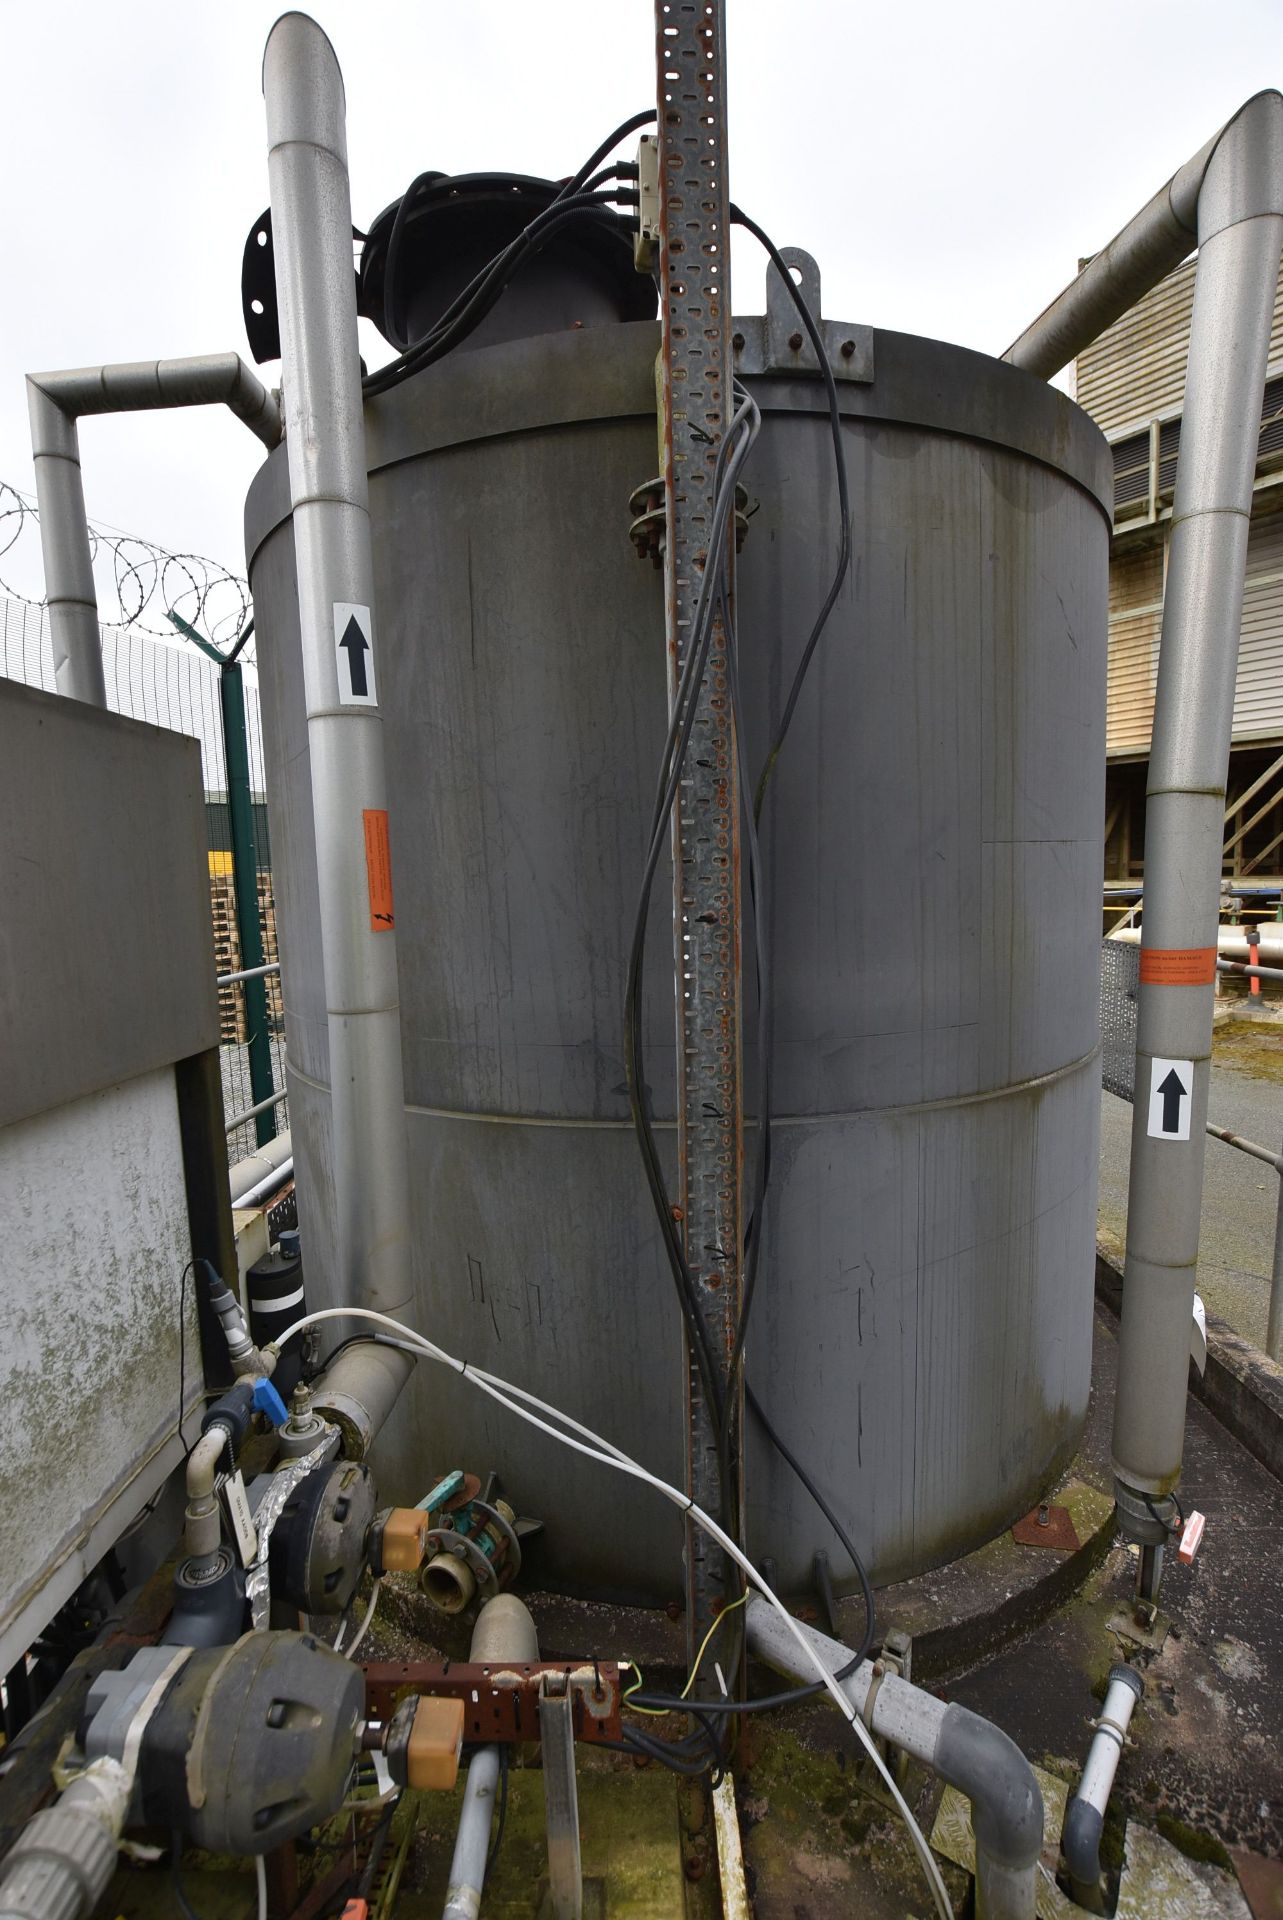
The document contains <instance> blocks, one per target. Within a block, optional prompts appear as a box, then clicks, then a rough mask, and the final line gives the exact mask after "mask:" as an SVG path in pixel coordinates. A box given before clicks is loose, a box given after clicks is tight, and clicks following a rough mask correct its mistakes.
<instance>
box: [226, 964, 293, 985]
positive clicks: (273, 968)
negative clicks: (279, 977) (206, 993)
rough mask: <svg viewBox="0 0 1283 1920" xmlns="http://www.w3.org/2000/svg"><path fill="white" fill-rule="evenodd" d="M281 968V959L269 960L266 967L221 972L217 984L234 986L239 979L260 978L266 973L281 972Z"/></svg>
mask: <svg viewBox="0 0 1283 1920" xmlns="http://www.w3.org/2000/svg"><path fill="white" fill-rule="evenodd" d="M280 970H281V963H280V961H279V960H269V961H268V963H267V965H266V966H265V967H242V968H241V970H240V972H239V973H220V974H219V976H218V978H217V980H216V982H215V985H216V986H220V987H234V986H235V985H236V982H237V981H238V980H260V979H261V978H262V977H263V975H264V974H265V973H279V972H280Z"/></svg>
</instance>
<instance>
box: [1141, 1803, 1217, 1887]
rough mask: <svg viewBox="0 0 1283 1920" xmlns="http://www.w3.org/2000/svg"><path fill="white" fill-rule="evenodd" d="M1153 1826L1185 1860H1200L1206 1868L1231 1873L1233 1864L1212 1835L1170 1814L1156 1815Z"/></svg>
mask: <svg viewBox="0 0 1283 1920" xmlns="http://www.w3.org/2000/svg"><path fill="white" fill-rule="evenodd" d="M1154 1825H1155V1827H1156V1828H1157V1829H1158V1831H1159V1833H1161V1834H1162V1836H1163V1838H1164V1840H1168V1841H1170V1842H1171V1844H1172V1846H1174V1847H1175V1848H1176V1850H1177V1852H1178V1853H1183V1854H1184V1855H1185V1858H1186V1859H1187V1860H1201V1861H1202V1862H1203V1863H1204V1864H1205V1865H1207V1866H1213V1867H1224V1868H1225V1869H1226V1871H1227V1872H1230V1873H1232V1872H1233V1870H1234V1862H1233V1861H1232V1860H1231V1859H1230V1856H1229V1853H1228V1851H1227V1849H1226V1848H1225V1847H1224V1846H1223V1845H1222V1844H1221V1842H1220V1841H1219V1840H1218V1839H1217V1838H1216V1835H1215V1834H1214V1833H1207V1832H1206V1831H1204V1829H1202V1828H1201V1827H1190V1826H1187V1825H1186V1823H1185V1822H1184V1821H1183V1820H1178V1819H1177V1818H1176V1816H1175V1814H1171V1813H1159V1814H1156V1815H1155V1816H1154Z"/></svg>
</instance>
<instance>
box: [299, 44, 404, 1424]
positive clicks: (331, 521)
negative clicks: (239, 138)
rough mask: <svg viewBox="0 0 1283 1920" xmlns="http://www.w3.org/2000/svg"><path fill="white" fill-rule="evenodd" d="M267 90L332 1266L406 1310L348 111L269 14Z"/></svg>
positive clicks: (388, 1386)
mask: <svg viewBox="0 0 1283 1920" xmlns="http://www.w3.org/2000/svg"><path fill="white" fill-rule="evenodd" d="M263 92H264V95H265V98H266V104H267V130H268V172H269V178H270V184H271V201H272V221H273V236H274V242H275V253H276V285H277V298H278V302H279V307H280V320H281V349H282V353H281V364H282V377H283V384H284V412H285V438H286V446H287V450H288V456H289V476H290V494H291V500H292V504H293V512H294V549H295V557H296V560H297V566H298V595H299V621H300V628H301V636H302V655H303V685H304V694H305V698H306V702H307V723H308V748H309V752H310V757H311V777H312V810H313V819H314V823H315V830H316V859H317V874H318V884H319V893H320V909H321V946H322V958H323V962H324V968H325V989H326V1005H327V1011H328V1015H329V1045H330V1084H331V1088H332V1102H333V1106H332V1114H333V1156H334V1157H333V1175H334V1192H335V1213H336V1219H337V1236H338V1238H337V1246H336V1256H337V1258H336V1269H337V1272H338V1273H339V1275H340V1277H341V1285H342V1287H343V1290H344V1293H345V1295H346V1297H347V1299H348V1300H349V1301H350V1302H351V1303H352V1304H354V1305H356V1304H359V1305H362V1306H367V1307H374V1308H377V1309H379V1310H380V1311H382V1312H385V1313H391V1314H399V1315H405V1314H406V1313H407V1311H408V1310H409V1309H410V1307H411V1300H412V1293H413V1284H412V1269H411V1252H410V1225H409V1179H408V1173H407V1164H406V1141H405V1105H404V1090H403V1081H402V1069H401V1021H400V1010H399V1004H398V993H397V962H396V935H395V933H394V931H393V928H392V924H391V908H390V900H389V898H388V895H389V891H390V889H389V887H388V885H387V877H388V876H387V871H386V867H387V861H386V859H385V855H386V849H387V794H386V787H385V776H384V761H383V721H382V716H381V714H380V712H379V707H378V703H377V693H378V670H377V662H378V644H379V636H378V633H377V630H376V629H375V628H374V626H373V616H372V603H373V599H374V580H373V567H372V562H371V555H370V523H369V507H368V499H367V491H366V468H365V430H364V420H363V415H362V400H361V371H360V359H359V353H358V347H357V330H356V292H355V281H354V278H353V272H352V210H351V198H350V193H349V188H348V171H347V140H346V133H345V124H344V116H345V103H344V95H343V80H342V76H341V74H340V72H339V66H338V61H337V60H336V58H335V55H334V50H333V48H332V47H331V45H330V43H329V41H328V39H327V38H326V36H325V34H324V33H322V31H321V29H320V28H319V27H318V26H317V25H316V23H315V21H313V20H310V19H309V18H308V17H307V16H306V15H305V14H301V13H287V14H285V15H283V16H282V18H281V19H280V20H278V21H277V23H276V25H275V26H274V27H273V29H272V31H271V33H270V35H269V36H268V41H267V46H266V49H265V52H264V56H263ZM362 610H364V611H365V621H366V629H365V633H364V636H363V637H364V639H365V641H366V646H365V648H364V649H360V648H357V649H356V651H355V652H354V651H353V648H352V647H351V646H349V648H348V649H347V650H346V651H345V650H344V649H343V648H342V646H341V645H340V644H339V643H340V641H341V639H342V637H343V635H344V633H345V632H346V631H347V629H348V626H349V625H350V624H351V621H352V619H354V618H358V619H359V615H360V614H361V612H362ZM358 669H359V683H360V685H359V686H358ZM360 687H363V688H364V693H360ZM358 696H359V697H358ZM376 913H378V914H380V915H381V916H383V917H380V918H377V919H376ZM389 1358H390V1359H391V1360H392V1361H393V1362H394V1363H395V1364H394V1365H392V1366H391V1367H388V1366H386V1365H385V1366H384V1367H383V1368H382V1370H381V1371H382V1374H383V1376H384V1377H385V1379H384V1390H385V1393H386V1394H390V1396H391V1398H388V1399H387V1403H386V1404H387V1406H390V1404H391V1399H393V1398H395V1395H396V1392H398V1391H399V1390H400V1387H401V1386H402V1385H403V1384H404V1382H405V1379H406V1378H407V1377H408V1373H409V1370H410V1367H411V1365H412V1363H411V1362H410V1360H409V1359H408V1358H406V1357H405V1356H404V1355H400V1354H397V1353H395V1352H394V1351H393V1350H391V1349H387V1350H380V1359H381V1360H383V1361H385V1362H386V1361H387V1360H388V1359H389ZM381 1410H382V1411H386V1406H385V1407H384V1408H383V1409H381ZM375 1424H376V1426H377V1422H376V1423H375Z"/></svg>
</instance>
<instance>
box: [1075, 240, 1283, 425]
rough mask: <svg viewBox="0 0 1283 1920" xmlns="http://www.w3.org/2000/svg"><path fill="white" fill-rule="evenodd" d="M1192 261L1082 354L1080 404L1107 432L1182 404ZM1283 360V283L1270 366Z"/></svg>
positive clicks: (1277, 298) (1276, 304) (1278, 296)
mask: <svg viewBox="0 0 1283 1920" xmlns="http://www.w3.org/2000/svg"><path fill="white" fill-rule="evenodd" d="M1195 265H1196V262H1195V261H1194V260H1193V259H1190V260H1187V261H1186V262H1185V263H1184V265H1183V266H1180V267H1177V269H1176V271H1175V273H1169V274H1168V276H1167V278H1166V279H1165V280H1161V281H1160V282H1159V284H1158V285H1157V286H1156V287H1155V288H1154V290H1153V292H1152V293H1147V294H1146V295H1145V298H1144V299H1143V300H1141V301H1138V302H1137V304H1136V305H1135V306H1134V307H1133V308H1132V310H1131V312H1130V313H1125V314H1124V315H1123V317H1122V319H1121V320H1116V321H1115V322H1114V324H1113V326H1112V327H1109V328H1108V329H1107V330H1106V331H1105V332H1104V333H1102V334H1101V336H1100V339H1099V340H1097V341H1096V342H1095V343H1094V344H1093V345H1092V346H1090V347H1088V348H1087V350H1086V352H1085V353H1082V354H1080V355H1079V357H1078V362H1077V369H1076V380H1077V389H1076V391H1077V396H1078V404H1079V406H1080V407H1085V408H1086V410H1087V412H1088V413H1089V414H1090V415H1091V416H1092V419H1093V420H1094V421H1095V422H1096V424H1097V426H1098V427H1100V429H1101V430H1102V432H1104V433H1107V434H1114V433H1117V432H1118V430H1119V428H1120V427H1130V426H1133V425H1136V424H1137V423H1139V422H1140V421H1142V420H1152V419H1153V418H1154V416H1155V415H1156V414H1160V413H1167V412H1169V411H1170V410H1171V409H1172V408H1174V407H1179V406H1180V405H1181V403H1182V401H1183V399H1184V397H1185V361H1186V356H1187V354H1188V351H1189V323H1190V314H1191V311H1192V309H1193V304H1194V268H1195ZM1281 359H1283V281H1280V286H1279V290H1278V292H1277V293H1276V295H1275V300H1274V331H1273V334H1272V336H1271V340H1270V364H1271V366H1273V365H1274V364H1275V363H1276V362H1277V361H1279V360H1281Z"/></svg>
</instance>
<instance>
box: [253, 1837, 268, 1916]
mask: <svg viewBox="0 0 1283 1920" xmlns="http://www.w3.org/2000/svg"><path fill="white" fill-rule="evenodd" d="M254 1878H255V1879H256V1880H257V1882H258V1920H267V1862H266V1861H265V1860H264V1858H263V1856H262V1854H261V1853H256V1854H255V1855H254Z"/></svg>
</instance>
